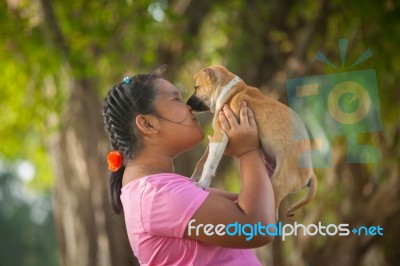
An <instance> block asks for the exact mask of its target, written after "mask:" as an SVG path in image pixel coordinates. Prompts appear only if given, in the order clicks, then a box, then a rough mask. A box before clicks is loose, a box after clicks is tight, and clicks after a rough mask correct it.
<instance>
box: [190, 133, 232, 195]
mask: <svg viewBox="0 0 400 266" xmlns="http://www.w3.org/2000/svg"><path fill="white" fill-rule="evenodd" d="M227 144H228V136H227V135H226V134H225V132H223V131H222V129H221V128H220V126H219V125H218V127H216V129H215V131H214V135H213V136H212V138H211V139H210V144H209V145H208V150H209V151H208V157H207V161H206V162H205V164H204V168H203V173H202V175H201V178H200V181H199V182H198V183H197V185H198V186H199V187H202V188H208V187H209V186H210V184H211V179H212V178H213V177H214V176H215V172H216V170H217V167H218V164H219V161H220V160H221V158H222V155H224V151H225V148H226V145H227Z"/></svg>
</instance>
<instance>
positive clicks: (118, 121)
mask: <svg viewBox="0 0 400 266" xmlns="http://www.w3.org/2000/svg"><path fill="white" fill-rule="evenodd" d="M158 78H162V76H161V75H160V74H158V73H154V74H139V75H136V76H134V77H132V78H131V82H130V83H129V84H125V83H119V84H117V85H115V86H114V87H113V88H112V89H111V90H110V91H109V92H108V93H107V96H106V98H105V100H104V106H103V116H104V124H105V129H106V131H107V132H108V135H109V139H110V143H111V147H112V149H113V150H117V151H119V152H120V153H121V154H122V156H123V158H124V162H123V165H122V167H121V168H120V169H119V170H118V171H117V172H113V173H111V176H110V179H109V200H110V203H111V206H112V208H113V210H114V212H115V213H117V214H119V213H120V212H121V211H122V203H121V200H120V197H119V196H120V194H121V187H122V176H123V174H124V170H125V165H126V162H127V161H128V160H129V159H132V158H133V157H134V156H135V155H136V154H137V153H138V152H139V151H140V149H141V148H142V145H143V141H142V137H141V135H140V133H139V131H138V129H137V127H136V124H135V117H136V116H137V115H139V114H150V113H154V114H155V113H156V112H155V109H154V107H153V101H154V98H155V95H156V90H155V87H154V84H155V82H154V81H155V80H156V79H158Z"/></svg>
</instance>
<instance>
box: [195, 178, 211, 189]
mask: <svg viewBox="0 0 400 266" xmlns="http://www.w3.org/2000/svg"><path fill="white" fill-rule="evenodd" d="M210 183H211V180H210V179H201V180H200V181H199V182H196V183H195V184H196V186H198V187H199V188H203V189H206V188H209V187H210Z"/></svg>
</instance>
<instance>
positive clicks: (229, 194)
mask: <svg viewBox="0 0 400 266" xmlns="http://www.w3.org/2000/svg"><path fill="white" fill-rule="evenodd" d="M208 192H210V193H212V194H213V195H217V196H221V197H223V198H226V199H229V200H231V201H236V200H237V199H238V194H237V193H233V192H229V191H225V190H222V189H216V188H209V189H208Z"/></svg>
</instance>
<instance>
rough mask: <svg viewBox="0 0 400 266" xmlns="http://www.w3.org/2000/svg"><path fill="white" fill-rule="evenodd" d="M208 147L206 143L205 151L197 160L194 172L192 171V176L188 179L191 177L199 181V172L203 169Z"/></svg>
mask: <svg viewBox="0 0 400 266" xmlns="http://www.w3.org/2000/svg"><path fill="white" fill-rule="evenodd" d="M208 147H209V145H207V148H206V151H205V152H204V154H203V156H201V159H200V160H199V161H198V162H197V164H196V168H195V169H194V172H193V174H192V176H191V177H190V179H192V180H194V181H199V180H200V178H201V174H202V173H203V169H204V164H205V163H206V160H207V156H208Z"/></svg>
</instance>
